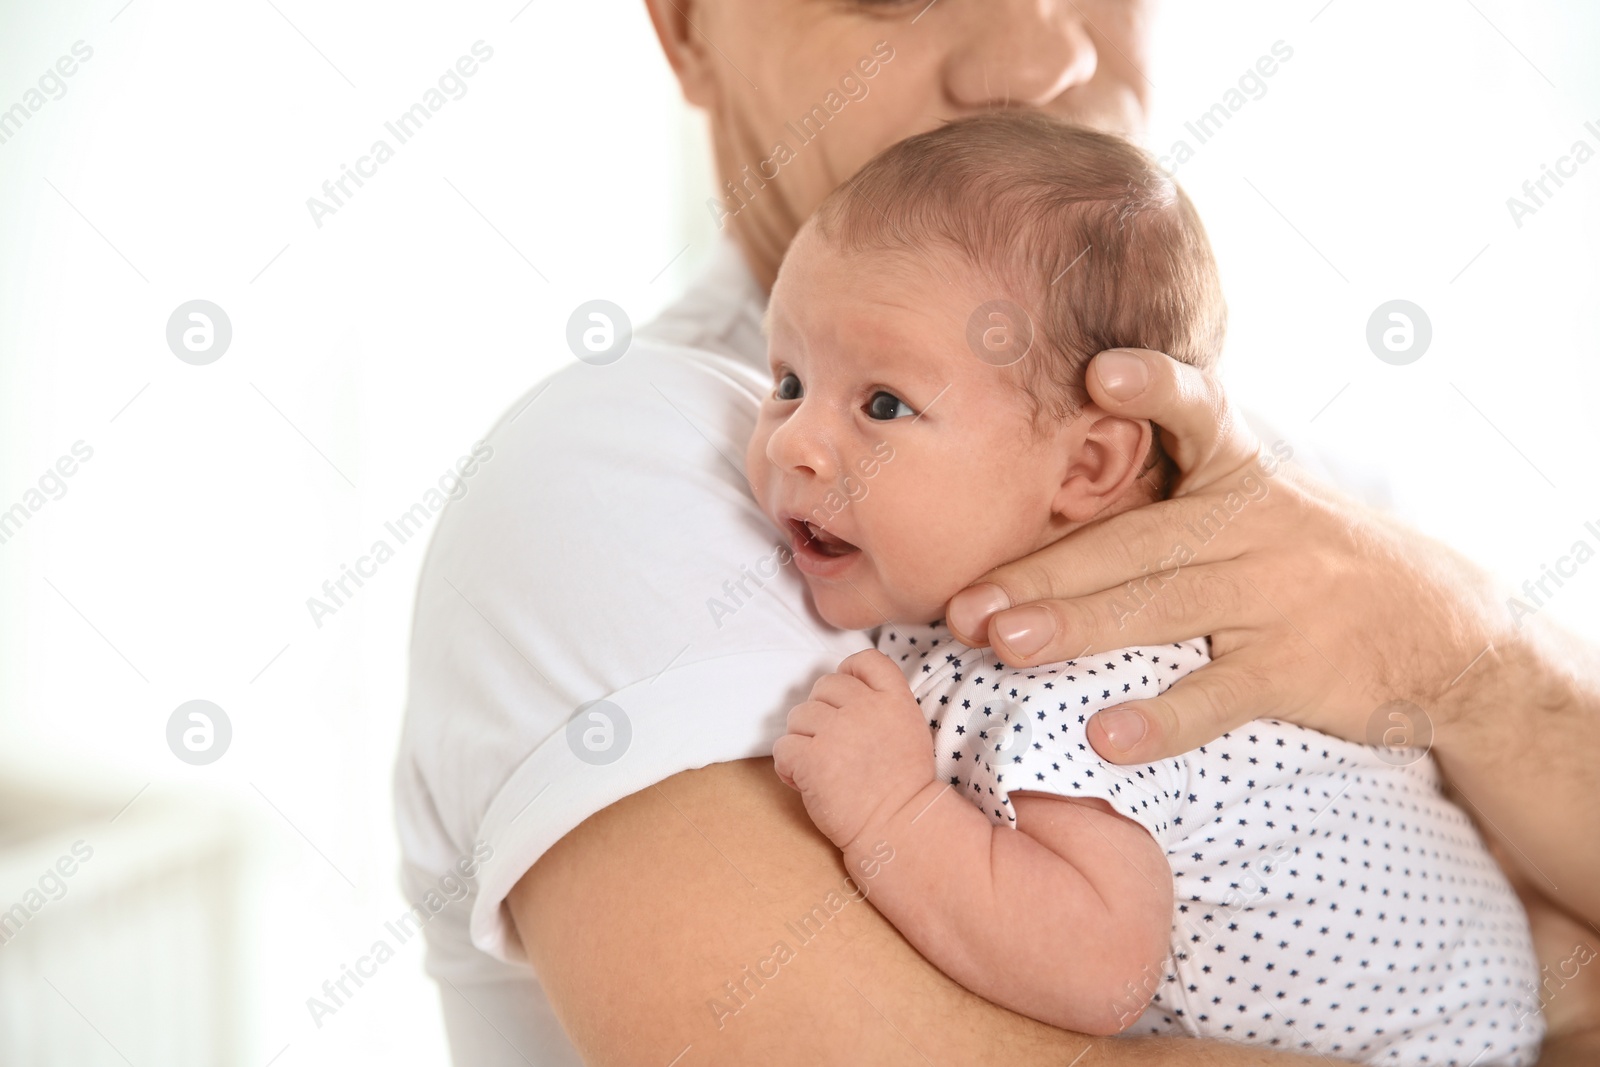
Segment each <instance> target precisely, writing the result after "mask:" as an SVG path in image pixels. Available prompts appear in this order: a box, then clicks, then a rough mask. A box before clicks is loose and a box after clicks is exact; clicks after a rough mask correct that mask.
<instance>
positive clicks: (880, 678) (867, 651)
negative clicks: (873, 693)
mask: <svg viewBox="0 0 1600 1067" xmlns="http://www.w3.org/2000/svg"><path fill="white" fill-rule="evenodd" d="M839 673H840V674H848V675H850V676H851V677H852V678H859V679H861V681H862V682H864V683H866V684H867V685H869V686H871V687H872V688H873V689H876V690H877V691H878V692H880V693H898V692H900V691H901V690H903V689H909V688H910V683H909V682H907V681H906V676H905V675H904V674H903V673H901V671H900V668H899V667H897V666H895V662H894V660H892V659H890V658H889V657H888V656H886V655H884V654H883V653H882V652H879V651H878V650H877V649H875V648H864V649H862V650H861V651H860V652H856V653H853V654H852V655H849V656H846V657H845V659H844V660H843V661H842V662H841V663H840V664H839Z"/></svg>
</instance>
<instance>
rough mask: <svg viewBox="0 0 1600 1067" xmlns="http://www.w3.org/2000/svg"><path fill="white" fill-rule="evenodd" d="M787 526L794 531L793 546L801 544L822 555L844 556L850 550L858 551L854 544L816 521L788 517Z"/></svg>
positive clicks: (797, 546)
mask: <svg viewBox="0 0 1600 1067" xmlns="http://www.w3.org/2000/svg"><path fill="white" fill-rule="evenodd" d="M789 526H790V528H791V529H793V530H794V533H795V538H796V541H795V547H796V548H799V547H800V546H801V545H805V546H806V547H808V548H810V549H812V550H813V551H815V552H816V553H817V554H818V555H822V556H829V557H833V556H846V555H849V554H850V553H851V552H859V551H860V549H858V548H857V547H856V546H855V545H852V544H851V543H850V542H849V541H846V540H844V539H843V538H840V537H835V536H833V534H831V533H829V532H828V531H827V530H824V529H823V528H822V527H820V526H818V525H817V524H816V523H813V522H810V521H807V520H805V519H790V520H789Z"/></svg>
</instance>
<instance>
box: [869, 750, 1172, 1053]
mask: <svg viewBox="0 0 1600 1067" xmlns="http://www.w3.org/2000/svg"><path fill="white" fill-rule="evenodd" d="M945 793H949V794H950V795H949V796H945V795H944V794H945ZM1011 802H1012V805H1013V807H1014V810H1015V811H1016V818H1017V828H1016V829H1011V828H1008V827H1003V826H995V825H993V824H991V823H990V822H989V820H988V818H987V817H985V816H984V814H983V813H982V812H981V811H979V810H978V809H977V808H976V807H974V806H973V805H972V803H971V802H970V801H968V800H966V799H965V798H963V797H961V796H959V795H957V793H956V792H955V791H954V790H953V789H951V788H950V787H949V786H947V785H945V784H944V783H940V782H931V783H929V785H928V786H927V787H925V788H924V789H923V790H922V791H921V792H920V793H918V794H917V795H916V796H914V797H912V799H911V800H910V801H909V802H908V803H906V804H905V805H903V806H902V807H901V808H900V809H899V810H898V811H896V812H894V813H893V814H891V815H890V816H889V817H888V818H887V819H885V820H884V821H883V822H882V823H880V824H878V825H877V826H874V827H872V828H871V829H870V830H869V831H868V832H865V833H863V834H861V835H860V836H859V837H858V838H857V839H856V840H854V841H851V842H850V843H849V845H848V846H847V847H846V848H845V850H844V856H845V864H846V866H847V867H848V868H849V869H851V870H861V869H864V868H862V867H861V866H858V864H859V863H861V862H862V861H864V860H870V859H871V856H870V850H871V848H872V846H873V843H875V842H879V841H885V840H886V841H888V842H889V843H890V844H891V845H892V846H893V847H894V859H893V861H892V862H890V863H884V864H881V865H876V866H877V873H876V874H875V875H874V876H873V878H872V881H871V883H870V887H869V888H870V894H871V895H870V898H869V899H870V900H871V901H872V903H873V905H874V906H876V907H877V908H878V910H879V911H881V912H882V913H883V914H884V915H885V916H886V917H887V918H888V919H889V921H890V922H892V923H894V925H895V926H896V927H897V928H899V930H900V932H901V933H902V934H904V935H905V937H906V939H907V940H908V941H910V942H911V943H912V944H913V945H914V946H916V948H917V950H918V951H919V952H921V953H922V954H923V955H924V956H925V957H927V958H928V960H929V961H931V962H932V963H933V964H934V965H936V966H937V967H938V968H939V969H940V970H942V971H944V972H945V973H946V974H948V975H949V976H950V977H952V978H954V979H955V980H956V981H958V982H960V983H961V984H962V985H964V986H966V987H967V988H968V989H970V990H972V991H973V992H974V993H977V994H978V995H980V996H982V997H984V998H985V999H987V1000H990V1001H992V1002H994V1003H996V1004H1000V1005H1003V1006H1005V1007H1007V1008H1010V1009H1011V1010H1013V1011H1016V1012H1019V1013H1021V1014H1023V1015H1028V1016H1031V1017H1032V1018H1035V1019H1038V1020H1040V1021H1041V1022H1046V1023H1049V1024H1051V1025H1052V1026H1059V1027H1063V1028H1065V1029H1068V1030H1076V1031H1079V1032H1080V1033H1086V1034H1115V1033H1120V1032H1121V1031H1123V1030H1125V1029H1127V1027H1128V1026H1129V1025H1131V1024H1132V1023H1133V1022H1134V1020H1136V1019H1137V1018H1138V1017H1139V1015H1140V1013H1141V1012H1142V1011H1143V1010H1144V1008H1145V1006H1146V1005H1147V1004H1148V1003H1149V1001H1150V997H1151V995H1152V994H1153V993H1154V992H1155V991H1156V989H1157V988H1158V985H1159V983H1160V982H1161V980H1162V978H1163V976H1164V975H1165V973H1166V967H1165V961H1166V958H1167V954H1168V939H1169V934H1170V932H1171V929H1172V904H1173V900H1172V869H1171V867H1170V866H1169V865H1168V863H1167V859H1166V856H1165V854H1164V853H1163V852H1162V850H1161V847H1160V846H1159V845H1157V844H1156V842H1155V840H1154V839H1153V838H1151V836H1150V834H1149V833H1148V832H1147V831H1146V830H1145V829H1144V828H1143V827H1141V826H1139V825H1138V824H1137V823H1135V822H1133V821H1132V820H1130V819H1126V818H1123V817H1122V816H1120V815H1117V814H1114V813H1113V812H1112V810H1111V807H1110V805H1109V804H1107V803H1106V802H1105V801H1103V800H1098V799H1091V798H1080V797H1072V798H1067V797H1060V796H1054V795H1046V794H1025V793H1023V794H1019V793H1012V794H1011Z"/></svg>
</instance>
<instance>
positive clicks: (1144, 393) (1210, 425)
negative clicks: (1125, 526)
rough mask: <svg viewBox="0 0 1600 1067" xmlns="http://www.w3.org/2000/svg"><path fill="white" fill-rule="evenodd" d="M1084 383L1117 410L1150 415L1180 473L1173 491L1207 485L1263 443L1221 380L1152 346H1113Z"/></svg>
mask: <svg viewBox="0 0 1600 1067" xmlns="http://www.w3.org/2000/svg"><path fill="white" fill-rule="evenodd" d="M1085 384H1086V385H1087V386H1088V389H1089V395H1090V397H1091V398H1093V400H1094V402H1095V403H1096V404H1099V405H1100V406H1101V407H1103V408H1104V409H1105V410H1106V411H1108V412H1110V413H1111V414H1113V415H1121V416H1124V417H1126V418H1130V419H1149V420H1150V421H1151V422H1153V423H1155V424H1156V425H1157V426H1158V427H1160V431H1161V447H1162V448H1163V449H1165V450H1166V453H1167V455H1168V456H1170V457H1171V458H1172V460H1173V461H1174V462H1175V463H1177V465H1178V469H1179V471H1181V474H1180V476H1179V479H1178V484H1177V486H1175V487H1174V489H1173V494H1172V495H1174V496H1183V495H1185V494H1188V493H1192V492H1195V491H1197V490H1200V489H1203V488H1205V487H1206V486H1208V485H1210V484H1212V483H1213V482H1215V481H1217V480H1218V479H1220V478H1223V477H1225V476H1226V475H1228V474H1229V473H1230V472H1232V471H1235V470H1238V469H1239V468H1240V467H1242V466H1244V465H1245V464H1246V463H1249V462H1251V461H1252V460H1254V459H1255V456H1256V453H1257V452H1258V451H1260V448H1261V442H1260V440H1258V439H1257V437H1256V435H1255V433H1254V431H1252V430H1251V429H1250V427H1249V425H1248V424H1246V422H1245V421H1244V419H1242V418H1240V417H1238V416H1237V415H1236V414H1235V413H1234V410H1233V407H1232V406H1231V405H1230V404H1229V403H1228V396H1227V394H1226V393H1225V392H1223V389H1222V383H1221V382H1219V381H1217V379H1215V378H1213V377H1211V376H1210V375H1208V374H1206V373H1205V372H1203V371H1200V370H1198V369H1196V368H1194V367H1191V366H1189V365H1188V364H1186V363H1179V362H1178V361H1177V360H1175V359H1171V358H1169V357H1167V356H1166V355H1165V354H1163V353H1161V352H1153V351H1151V350H1150V349H1147V348H1112V349H1107V350H1106V351H1104V352H1101V353H1099V354H1097V355H1096V356H1095V357H1094V358H1093V359H1091V360H1090V361H1089V367H1088V372H1087V374H1086V375H1085Z"/></svg>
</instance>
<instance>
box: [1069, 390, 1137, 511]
mask: <svg viewBox="0 0 1600 1067" xmlns="http://www.w3.org/2000/svg"><path fill="white" fill-rule="evenodd" d="M1154 442H1155V435H1154V431H1153V430H1152V429H1151V426H1150V423H1149V422H1147V421H1146V420H1144V419H1127V418H1123V417H1122V416H1120V415H1111V414H1108V413H1106V412H1105V411H1103V410H1101V409H1100V408H1098V407H1095V406H1094V405H1093V404H1089V405H1086V406H1085V407H1084V408H1083V410H1082V412H1081V413H1080V414H1079V416H1078V419H1077V420H1076V421H1075V422H1074V423H1073V424H1072V426H1071V427H1070V428H1069V432H1068V447H1069V449H1070V452H1069V455H1068V459H1067V466H1066V470H1065V472H1064V473H1063V475H1062V479H1061V487H1060V489H1058V490H1057V491H1056V495H1055V500H1054V502H1053V506H1054V509H1055V511H1056V513H1057V514H1059V515H1061V516H1062V517H1063V518H1066V519H1070V520H1071V521H1073V522H1089V521H1090V520H1092V519H1095V518H1097V517H1099V516H1100V515H1102V514H1104V513H1107V512H1109V511H1112V510H1116V508H1115V506H1116V505H1125V504H1126V503H1127V501H1128V500H1129V499H1130V498H1131V497H1133V496H1135V495H1139V496H1140V498H1141V501H1142V500H1143V499H1144V498H1146V497H1148V496H1149V495H1150V494H1149V493H1148V492H1145V493H1142V494H1141V493H1140V490H1141V486H1140V484H1139V482H1140V478H1141V476H1142V475H1146V464H1147V463H1148V462H1149V460H1150V452H1151V445H1152V444H1153V443H1154ZM1155 474H1156V471H1155V470H1153V469H1152V470H1151V471H1149V472H1148V476H1149V477H1154V476H1155ZM1143 488H1148V487H1143Z"/></svg>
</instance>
